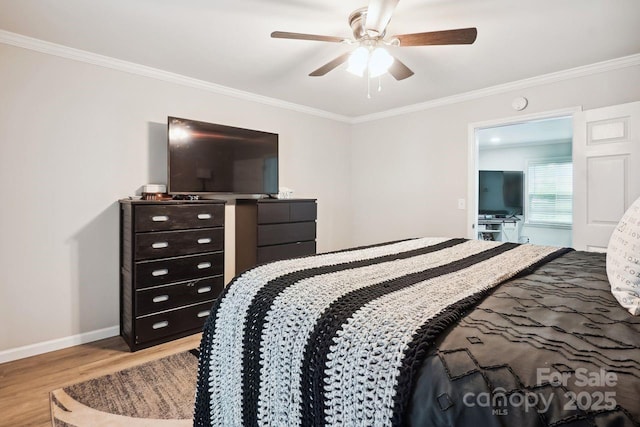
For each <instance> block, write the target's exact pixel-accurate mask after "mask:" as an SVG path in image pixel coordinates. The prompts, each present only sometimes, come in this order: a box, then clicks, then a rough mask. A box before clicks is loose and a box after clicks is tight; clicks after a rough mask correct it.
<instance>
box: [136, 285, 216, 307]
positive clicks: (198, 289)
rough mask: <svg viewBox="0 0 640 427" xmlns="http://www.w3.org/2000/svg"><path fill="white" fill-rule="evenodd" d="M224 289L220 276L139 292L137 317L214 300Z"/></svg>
mask: <svg viewBox="0 0 640 427" xmlns="http://www.w3.org/2000/svg"><path fill="white" fill-rule="evenodd" d="M222 289H224V278H223V277H222V276H217V277H206V278H204V279H196V280H192V281H191V282H186V283H179V284H176V285H169V286H159V287H155V288H148V289H143V290H139V291H137V292H136V294H137V298H138V300H137V304H136V306H137V315H138V316H144V315H147V314H151V313H157V312H159V311H165V310H170V309H172V308H178V307H181V306H184V305H190V304H195V303H198V302H203V301H211V300H213V299H216V298H217V297H218V296H219V295H220V293H221V292H222Z"/></svg>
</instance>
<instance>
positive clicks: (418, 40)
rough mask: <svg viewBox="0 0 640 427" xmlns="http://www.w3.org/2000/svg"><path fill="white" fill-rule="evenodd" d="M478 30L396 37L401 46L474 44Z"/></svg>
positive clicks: (468, 29) (464, 29)
mask: <svg viewBox="0 0 640 427" xmlns="http://www.w3.org/2000/svg"><path fill="white" fill-rule="evenodd" d="M477 36H478V30H477V29H476V28H460V29H458V30H445V31H430V32H427V33H415V34H402V35H399V36H394V37H395V38H397V39H398V40H400V46H428V45H443V44H472V43H473V42H475V41H476V37H477Z"/></svg>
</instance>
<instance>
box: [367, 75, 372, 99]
mask: <svg viewBox="0 0 640 427" xmlns="http://www.w3.org/2000/svg"><path fill="white" fill-rule="evenodd" d="M367 98H368V99H371V76H370V75H369V70H367Z"/></svg>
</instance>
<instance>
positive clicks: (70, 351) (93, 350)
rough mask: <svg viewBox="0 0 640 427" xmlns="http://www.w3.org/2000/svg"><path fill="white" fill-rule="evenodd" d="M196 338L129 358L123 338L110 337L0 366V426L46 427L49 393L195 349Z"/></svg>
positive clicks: (142, 351) (187, 338)
mask: <svg viewBox="0 0 640 427" xmlns="http://www.w3.org/2000/svg"><path fill="white" fill-rule="evenodd" d="M200 338H201V334H197V335H192V336H189V337H186V338H182V339H179V340H176V341H172V342H170V343H166V344H161V345H158V346H155V347H152V348H148V349H145V350H139V351H137V352H135V353H130V352H129V350H128V347H127V345H126V344H125V342H124V341H123V340H122V338H120V337H113V338H107V339H104V340H100V341H95V342H92V343H89V344H84V345H79V346H76V347H70V348H66V349H63V350H58V351H53V352H51V353H46V354H42V355H39V356H34V357H29V358H26V359H21V360H16V361H13V362H8V363H4V364H0V426H20V427H22V426H50V425H51V415H50V410H49V392H50V391H52V390H55V389H57V388H60V387H64V386H66V385H69V384H74V383H77V382H82V381H86V380H88V379H91V378H95V377H99V376H102V375H106V374H108V373H111V372H116V371H119V370H122V369H125V368H129V367H131V366H135V365H139V364H141V363H144V362H148V361H150V360H154V359H159V358H161V357H164V356H168V355H170V354H174V353H180V352H182V351H187V350H190V349H192V348H196V347H198V346H199V345H200ZM194 392H195V391H194Z"/></svg>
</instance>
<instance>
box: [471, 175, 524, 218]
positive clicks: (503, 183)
mask: <svg viewBox="0 0 640 427" xmlns="http://www.w3.org/2000/svg"><path fill="white" fill-rule="evenodd" d="M523 193H524V173H522V172H521V171H488V170H485V171H480V172H479V176H478V213H479V214H481V215H496V216H507V215H523V214H524V209H523V204H524V203H523V202H524V197H523Z"/></svg>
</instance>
